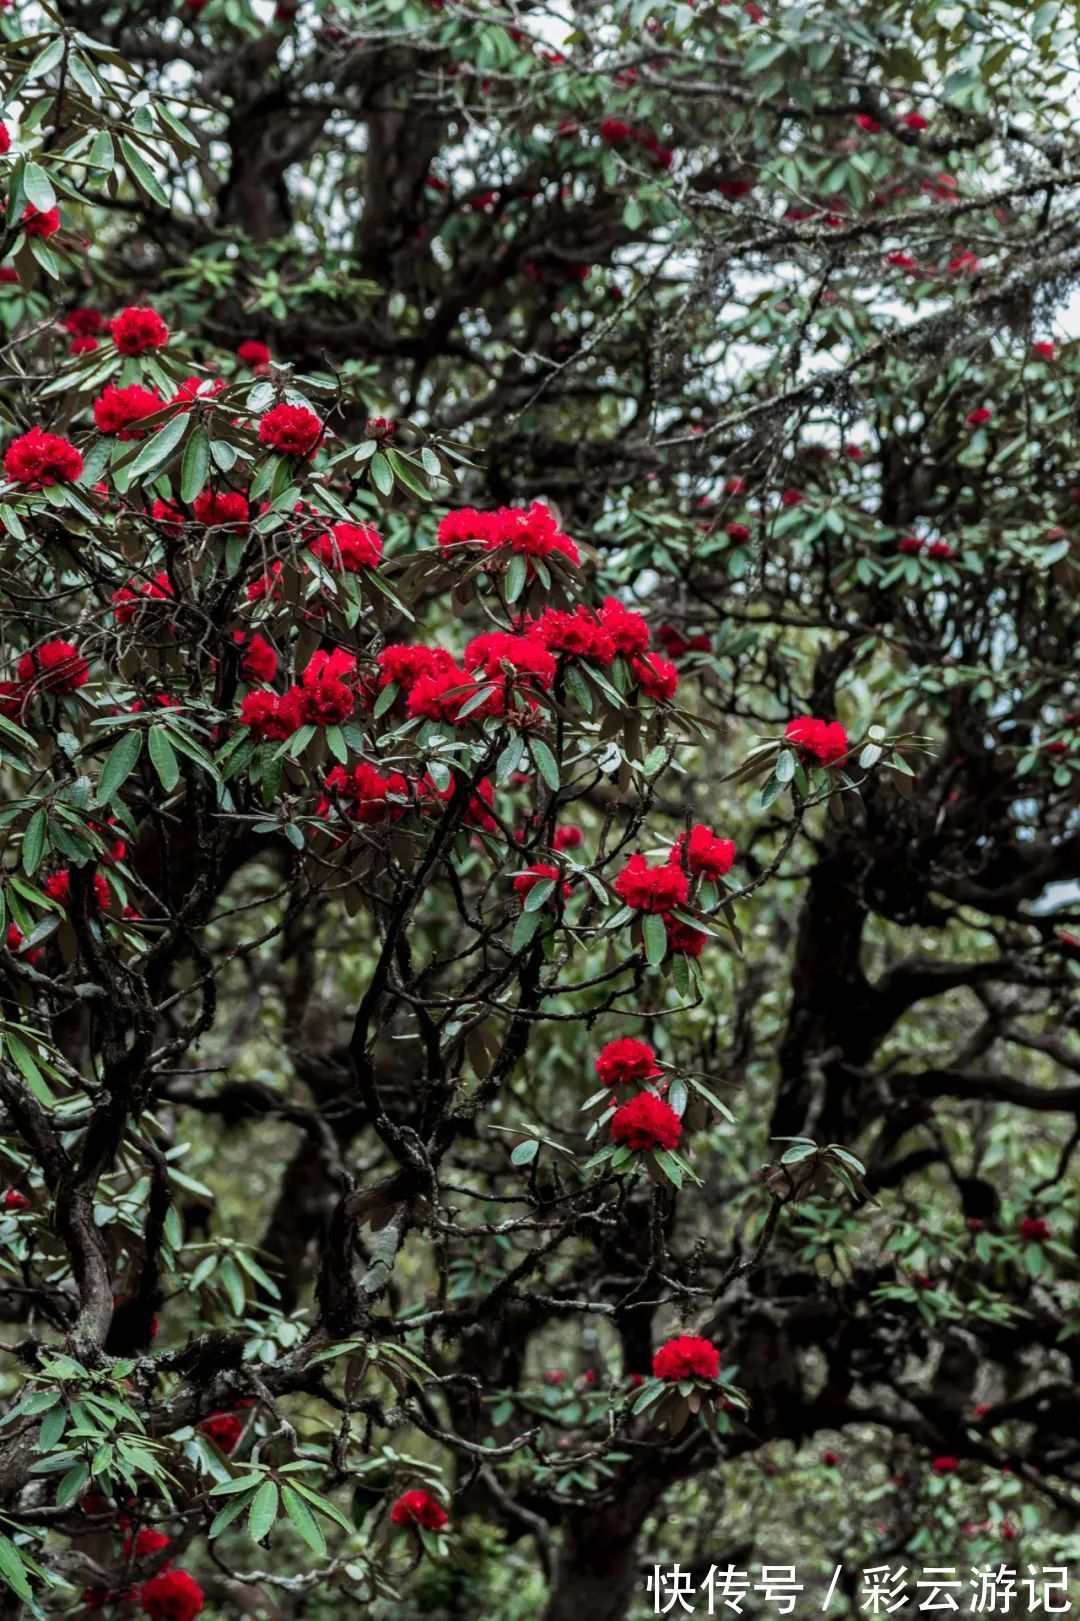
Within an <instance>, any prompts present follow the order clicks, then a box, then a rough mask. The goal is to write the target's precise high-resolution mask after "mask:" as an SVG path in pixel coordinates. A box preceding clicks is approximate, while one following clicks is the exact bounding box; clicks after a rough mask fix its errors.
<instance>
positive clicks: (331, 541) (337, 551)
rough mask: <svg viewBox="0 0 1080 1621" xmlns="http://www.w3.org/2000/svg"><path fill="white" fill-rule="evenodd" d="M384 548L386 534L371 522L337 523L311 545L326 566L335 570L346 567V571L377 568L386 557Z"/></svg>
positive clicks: (357, 571)
mask: <svg viewBox="0 0 1080 1621" xmlns="http://www.w3.org/2000/svg"><path fill="white" fill-rule="evenodd" d="M382 548H383V543H382V537H381V536H380V534H379V532H378V530H377V529H374V528H373V527H372V525H371V524H369V523H336V524H335V525H334V527H333V528H332V529H330V530H328V532H327V533H326V534H324V535H320V536H319V538H318V540H316V541H313V542H312V546H311V550H312V552H313V554H314V555H315V556H316V557H317V558H318V559H319V562H320V563H321V564H322V565H323V567H324V568H328V569H331V570H333V571H334V572H335V573H336V572H338V571H339V570H343V571H344V572H345V573H346V574H357V573H359V571H360V570H361V569H362V568H374V567H375V565H376V563H378V561H379V558H380V557H381V556H382Z"/></svg>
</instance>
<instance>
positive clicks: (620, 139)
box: [598, 118, 632, 146]
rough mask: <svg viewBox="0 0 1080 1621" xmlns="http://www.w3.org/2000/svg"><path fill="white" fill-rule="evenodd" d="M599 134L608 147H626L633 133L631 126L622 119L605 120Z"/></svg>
mask: <svg viewBox="0 0 1080 1621" xmlns="http://www.w3.org/2000/svg"><path fill="white" fill-rule="evenodd" d="M598 133H599V136H600V139H601V140H602V141H605V142H606V143H607V145H608V146H625V145H626V143H627V141H628V140H629V139H630V136H631V133H632V132H631V129H630V125H629V124H627V123H624V121H623V120H622V119H621V118H605V119H604V121H603V123H602V124H601V125H600V129H599V131H598Z"/></svg>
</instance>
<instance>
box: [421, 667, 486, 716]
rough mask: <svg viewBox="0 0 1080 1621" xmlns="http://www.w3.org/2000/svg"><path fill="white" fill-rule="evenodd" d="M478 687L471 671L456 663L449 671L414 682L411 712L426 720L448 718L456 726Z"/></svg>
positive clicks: (437, 672) (433, 674)
mask: <svg viewBox="0 0 1080 1621" xmlns="http://www.w3.org/2000/svg"><path fill="white" fill-rule="evenodd" d="M476 690H477V688H476V683H475V682H474V680H473V678H472V676H471V675H470V674H469V672H468V671H467V670H460V669H458V667H457V665H453V666H451V668H450V669H448V670H447V669H443V670H438V671H435V672H433V673H432V674H430V675H422V676H420V677H419V679H418V680H417V681H415V682H414V683H413V686H412V690H411V692H410V693H409V698H408V704H407V708H408V711H409V714H410V715H417V716H423V717H424V718H425V719H426V720H447V721H450V723H451V724H452V725H453V724H456V722H457V719H458V716H459V715H460V713H461V710H462V708H463V707H464V705H465V704H467V703H468V701H469V699H470V698H471V697H472V696H473V695H474V694H475V692H476ZM466 719H468V716H466Z"/></svg>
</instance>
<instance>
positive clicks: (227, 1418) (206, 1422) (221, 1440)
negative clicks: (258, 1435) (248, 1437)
mask: <svg viewBox="0 0 1080 1621" xmlns="http://www.w3.org/2000/svg"><path fill="white" fill-rule="evenodd" d="M199 1429H200V1430H201V1431H202V1433H203V1435H205V1436H208V1437H209V1439H210V1440H211V1441H213V1443H214V1445H215V1446H216V1447H219V1448H220V1449H221V1451H222V1452H231V1451H232V1449H233V1447H234V1446H235V1445H236V1443H237V1441H239V1439H240V1437H241V1436H242V1435H243V1433H244V1426H243V1423H242V1421H241V1420H240V1419H238V1418H237V1416H236V1414H235V1413H210V1414H208V1415H207V1417H206V1418H204V1419H203V1421H202V1423H201V1424H200V1425H199Z"/></svg>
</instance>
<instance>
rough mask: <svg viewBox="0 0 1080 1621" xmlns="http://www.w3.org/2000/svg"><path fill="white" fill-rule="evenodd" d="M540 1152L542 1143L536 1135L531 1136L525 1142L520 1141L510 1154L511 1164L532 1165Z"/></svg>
mask: <svg viewBox="0 0 1080 1621" xmlns="http://www.w3.org/2000/svg"><path fill="white" fill-rule="evenodd" d="M539 1152H540V1144H539V1143H538V1142H537V1141H536V1138H535V1137H529V1138H527V1139H526V1141H525V1142H523V1143H518V1145H517V1147H516V1148H515V1149H514V1150H513V1152H512V1153H511V1155H510V1163H511V1165H531V1164H532V1162H533V1160H534V1159H535V1158H536V1156H537V1154H539Z"/></svg>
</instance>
